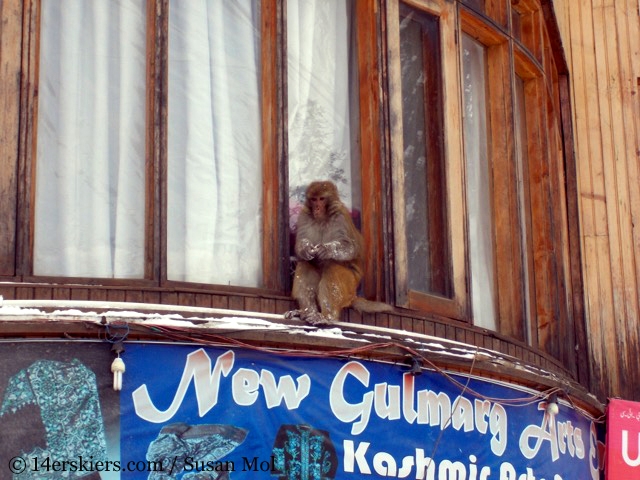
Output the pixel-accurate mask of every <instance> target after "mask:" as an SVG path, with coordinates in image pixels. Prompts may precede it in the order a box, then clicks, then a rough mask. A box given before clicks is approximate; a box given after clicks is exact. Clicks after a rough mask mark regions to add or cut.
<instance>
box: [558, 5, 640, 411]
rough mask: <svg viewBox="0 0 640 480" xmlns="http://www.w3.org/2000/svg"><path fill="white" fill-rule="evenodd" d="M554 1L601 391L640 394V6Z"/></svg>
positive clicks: (594, 378) (592, 352)
mask: <svg viewBox="0 0 640 480" xmlns="http://www.w3.org/2000/svg"><path fill="white" fill-rule="evenodd" d="M553 3H554V5H555V10H556V13H557V14H558V26H559V30H560V33H561V35H562V37H563V41H564V44H565V46H566V50H567V52H566V53H567V58H568V60H569V70H570V81H571V92H572V98H571V99H572V106H573V111H574V122H573V125H574V136H575V150H576V166H577V168H576V173H577V178H578V183H579V185H578V189H579V190H578V193H579V215H580V223H581V235H582V238H581V241H582V251H583V256H582V268H583V275H584V279H585V284H584V288H585V292H584V300H585V303H584V308H585V316H586V318H587V332H586V333H587V335H588V340H589V354H590V356H591V362H590V364H591V369H592V372H591V373H592V381H593V385H594V388H593V390H594V391H595V393H597V394H598V395H600V396H601V397H602V398H605V397H607V396H623V397H625V398H630V399H636V400H637V399H640V386H639V385H640V378H639V376H640V373H639V371H638V368H637V352H638V348H639V345H638V325H637V322H638V318H640V307H639V305H638V302H639V298H638V283H639V278H640V230H639V229H638V225H639V223H638V222H639V220H640V189H639V188H638V185H639V184H640V176H639V171H638V169H639V162H638V158H639V155H640V154H639V151H640V149H639V144H640V141H639V138H638V134H639V133H638V132H639V130H638V127H639V125H638V122H639V120H638V119H639V118H640V103H639V102H638V76H640V37H639V30H640V21H639V12H638V3H637V2H636V1H634V0H622V1H620V2H618V1H616V2H610V1H602V0H581V1H579V2H573V1H571V2H569V1H568V0H561V1H554V2H553Z"/></svg>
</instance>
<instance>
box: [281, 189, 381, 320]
mask: <svg viewBox="0 0 640 480" xmlns="http://www.w3.org/2000/svg"><path fill="white" fill-rule="evenodd" d="M295 253H296V256H297V259H298V263H297V265H296V271H295V275H294V279H293V290H292V292H291V294H292V296H293V297H294V298H295V299H296V301H297V302H298V308H299V310H294V311H291V312H287V314H286V316H287V317H289V318H290V317H293V316H298V315H299V316H300V318H301V319H302V320H304V321H305V322H307V323H310V324H312V325H319V324H327V323H332V322H337V321H339V320H340V313H341V312H342V309H343V308H345V307H349V306H353V307H354V308H355V309H357V310H359V311H364V312H383V311H390V310H391V307H390V306H389V305H387V304H384V303H380V302H371V301H368V300H366V299H364V298H359V297H357V296H356V290H357V288H358V284H359V283H360V279H361V278H362V254H363V239H362V235H361V234H360V232H359V231H358V229H357V228H356V226H355V225H354V224H353V220H352V219H351V215H350V214H349V211H348V210H347V207H345V205H344V204H343V203H342V202H341V201H340V198H339V196H338V189H337V188H336V186H335V185H334V184H333V183H332V182H329V181H319V182H312V183H311V184H309V186H308V187H307V191H306V199H305V204H304V207H303V209H302V211H301V212H300V216H299V218H298V223H297V228H296V243H295Z"/></svg>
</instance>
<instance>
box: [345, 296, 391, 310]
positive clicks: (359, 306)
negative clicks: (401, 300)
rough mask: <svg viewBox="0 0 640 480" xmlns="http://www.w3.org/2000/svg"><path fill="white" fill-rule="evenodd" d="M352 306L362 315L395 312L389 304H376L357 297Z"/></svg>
mask: <svg viewBox="0 0 640 480" xmlns="http://www.w3.org/2000/svg"><path fill="white" fill-rule="evenodd" d="M351 306H352V307H353V308H355V309H356V310H357V311H359V312H362V313H383V312H391V311H392V310H393V307H392V306H391V305H389V304H388V303H383V302H374V301H372V300H367V299H366V298H362V297H356V299H355V300H354V301H353V303H352V304H351Z"/></svg>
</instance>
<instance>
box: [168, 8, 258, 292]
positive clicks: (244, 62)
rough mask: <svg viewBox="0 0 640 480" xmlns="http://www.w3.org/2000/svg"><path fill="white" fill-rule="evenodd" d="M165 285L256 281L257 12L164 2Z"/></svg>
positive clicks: (244, 284) (251, 282) (247, 9)
mask: <svg viewBox="0 0 640 480" xmlns="http://www.w3.org/2000/svg"><path fill="white" fill-rule="evenodd" d="M168 59H169V61H168V70H169V89H168V97H169V100H168V120H167V123H168V127H167V130H168V135H167V136H168V154H167V157H168V158H167V163H168V166H167V185H168V186H167V277H168V279H169V280H181V281H189V282H198V283H209V284H222V285H240V286H259V284H260V282H261V281H262V259H261V255H262V232H261V217H262V151H261V149H262V142H261V127H260V124H261V100H262V96H261V92H260V84H261V83H260V72H261V58H260V9H259V3H258V2H255V1H250V0H241V1H235V2H193V1H189V0H171V1H170V2H169V53H168Z"/></svg>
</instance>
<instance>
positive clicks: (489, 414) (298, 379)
mask: <svg viewBox="0 0 640 480" xmlns="http://www.w3.org/2000/svg"><path fill="white" fill-rule="evenodd" d="M123 358H124V359H125V361H126V366H127V370H126V373H125V376H124V389H123V391H122V396H121V398H120V413H121V415H120V443H121V444H120V459H119V466H122V465H127V466H128V468H127V469H128V470H129V471H121V478H125V479H130V478H136V479H138V478H149V479H158V480H169V479H188V480H203V479H226V478H235V479H243V478H246V479H248V478H251V479H256V478H264V479H267V478H278V479H282V480H290V479H291V480H293V479H297V480H306V479H318V480H320V479H334V478H335V479H355V478H358V479H363V478H409V479H424V480H568V479H594V480H595V479H598V478H600V477H599V471H598V438H597V432H596V428H595V426H594V425H593V423H592V422H591V421H590V420H589V419H587V418H586V417H585V416H584V415H582V414H581V412H578V411H576V410H575V409H573V408H571V407H570V406H569V405H567V404H562V405H561V406H560V410H559V412H558V413H557V414H555V415H554V414H550V413H547V411H546V408H545V407H546V404H545V402H544V401H543V400H541V399H535V398H533V397H531V393H532V392H530V391H526V390H522V389H518V388H515V387H513V386H508V385H506V384H504V383H494V382H490V381H487V380H483V379H478V378H467V377H464V376H461V375H455V376H450V375H447V374H445V373H444V372H439V371H424V372H423V373H421V374H419V375H415V374H414V373H411V372H410V371H409V368H408V367H406V366H403V365H394V364H387V363H380V362H373V361H363V360H354V359H338V358H334V357H331V358H329V357H327V358H318V357H300V356H287V355H274V354H272V353H265V352H261V351H253V350H243V349H221V348H199V347H197V346H196V347H194V346H182V345H178V346H173V345H160V344H135V345H128V346H127V350H126V353H125V354H124V356H123ZM529 397H531V400H530V401H527V398H529ZM132 467H136V468H132ZM134 470H135V471H134Z"/></svg>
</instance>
